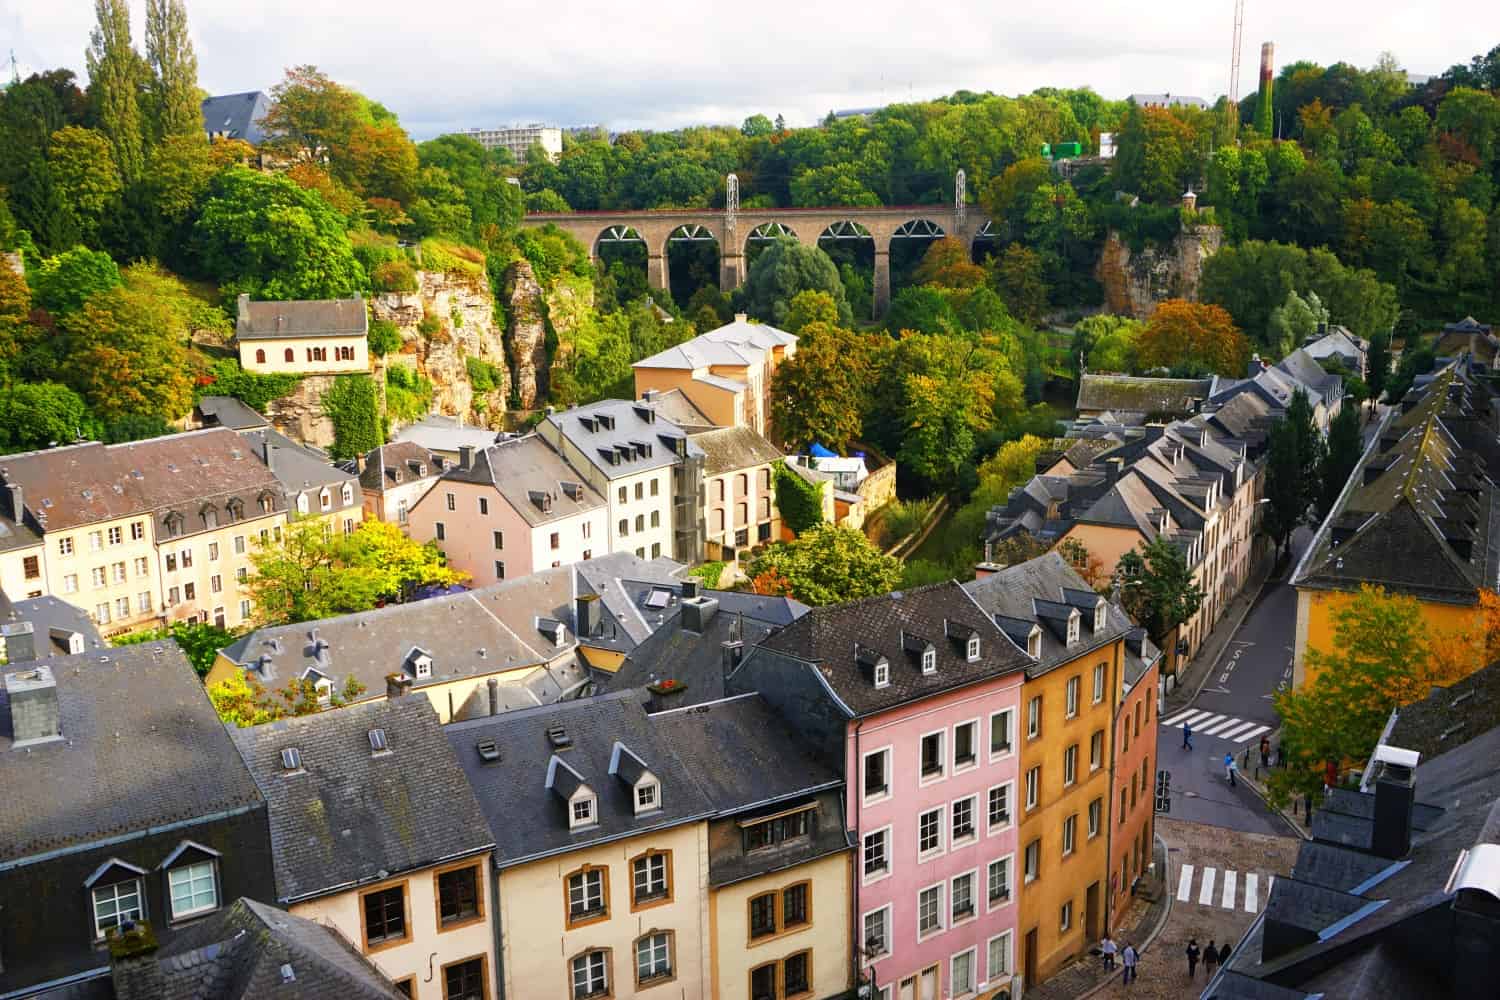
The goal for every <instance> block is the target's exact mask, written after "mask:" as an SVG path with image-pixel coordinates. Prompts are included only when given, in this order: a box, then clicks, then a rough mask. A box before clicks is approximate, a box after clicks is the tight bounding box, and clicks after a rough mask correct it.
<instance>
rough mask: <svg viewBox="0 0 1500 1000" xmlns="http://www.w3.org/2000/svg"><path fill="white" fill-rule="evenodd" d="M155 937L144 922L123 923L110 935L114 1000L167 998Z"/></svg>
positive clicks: (110, 965)
mask: <svg viewBox="0 0 1500 1000" xmlns="http://www.w3.org/2000/svg"><path fill="white" fill-rule="evenodd" d="M156 949H157V944H156V935H155V934H154V933H152V931H151V925H150V924H148V923H146V922H145V921H143V920H142V921H126V922H125V923H123V924H121V925H120V926H119V928H117V929H115V930H111V931H110V932H109V975H110V979H112V980H113V981H114V987H115V997H116V1000H157V998H158V997H161V996H164V995H165V994H166V984H165V983H164V982H163V981H162V974H161V963H159V962H158V961H157V960H156Z"/></svg>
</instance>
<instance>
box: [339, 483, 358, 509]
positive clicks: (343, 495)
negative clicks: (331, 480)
mask: <svg viewBox="0 0 1500 1000" xmlns="http://www.w3.org/2000/svg"><path fill="white" fill-rule="evenodd" d="M339 496H340V499H342V500H343V502H344V506H346V507H347V506H349V505H350V504H351V503H353V502H354V487H353V486H350V485H349V484H348V483H345V484H344V488H343V490H342V491H341V492H340V494H339Z"/></svg>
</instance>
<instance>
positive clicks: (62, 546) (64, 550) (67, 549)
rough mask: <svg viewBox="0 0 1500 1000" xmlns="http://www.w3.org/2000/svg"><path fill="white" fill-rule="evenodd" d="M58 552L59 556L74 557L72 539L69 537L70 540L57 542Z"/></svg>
mask: <svg viewBox="0 0 1500 1000" xmlns="http://www.w3.org/2000/svg"><path fill="white" fill-rule="evenodd" d="M57 552H58V555H64V556H70V555H72V554H73V539H72V538H71V537H69V538H59V539H58V540H57Z"/></svg>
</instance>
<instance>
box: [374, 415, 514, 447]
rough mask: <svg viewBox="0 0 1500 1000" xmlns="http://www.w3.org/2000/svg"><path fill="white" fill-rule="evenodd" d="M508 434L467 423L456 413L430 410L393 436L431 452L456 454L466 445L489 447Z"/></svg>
mask: <svg viewBox="0 0 1500 1000" xmlns="http://www.w3.org/2000/svg"><path fill="white" fill-rule="evenodd" d="M504 437H505V435H504V433H503V432H502V431H492V430H490V429H489V428H487V427H475V426H474V425H473V424H465V423H464V422H463V421H462V420H459V419H458V418H457V417H445V416H442V415H440V414H436V413H433V414H429V415H428V416H425V417H423V418H422V419H421V420H418V421H417V422H416V423H414V424H411V425H410V426H408V427H403V428H401V430H399V431H397V432H396V436H395V438H394V439H393V440H395V441H396V442H410V443H412V444H415V445H416V446H417V447H419V448H425V449H426V450H427V451H429V452H434V451H445V452H451V453H453V454H457V453H458V450H459V449H460V448H462V447H464V446H466V445H467V446H468V447H471V448H487V447H489V446H490V445H492V444H494V443H495V442H496V441H500V440H503V439H504Z"/></svg>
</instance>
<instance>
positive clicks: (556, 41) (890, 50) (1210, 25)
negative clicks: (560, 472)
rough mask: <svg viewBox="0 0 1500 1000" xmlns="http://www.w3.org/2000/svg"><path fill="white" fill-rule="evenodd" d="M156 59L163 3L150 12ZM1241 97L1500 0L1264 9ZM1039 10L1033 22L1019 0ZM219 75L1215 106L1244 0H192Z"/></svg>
mask: <svg viewBox="0 0 1500 1000" xmlns="http://www.w3.org/2000/svg"><path fill="white" fill-rule="evenodd" d="M132 6H133V7H134V11H133V14H134V22H135V32H136V33H135V37H136V43H137V46H138V47H142V46H141V34H142V31H143V24H144V19H145V15H144V9H145V3H144V0H134V2H133V3H132ZM1246 6H1247V8H1248V9H1247V11H1246V15H1245V44H1244V53H1243V57H1242V68H1241V72H1240V88H1241V94H1242V95H1243V94H1244V93H1248V92H1249V91H1250V90H1252V89H1254V87H1255V83H1256V68H1257V66H1258V64H1259V59H1260V43H1261V42H1263V41H1267V40H1270V41H1274V42H1275V43H1276V60H1277V64H1278V66H1279V65H1281V64H1284V63H1287V62H1291V61H1293V60H1298V59H1309V60H1313V61H1316V62H1319V63H1322V64H1324V65H1327V64H1329V63H1332V62H1336V61H1339V60H1344V61H1347V62H1353V63H1355V64H1357V65H1360V66H1369V65H1371V64H1373V63H1374V61H1375V60H1376V58H1377V57H1378V56H1379V54H1380V53H1381V51H1383V50H1386V49H1389V50H1391V51H1393V52H1395V53H1396V55H1397V57H1398V58H1399V59H1400V60H1401V62H1402V65H1403V66H1405V68H1407V69H1408V70H1410V71H1412V72H1419V73H1439V72H1441V71H1443V70H1444V69H1446V68H1447V67H1448V66H1450V65H1452V64H1453V63H1455V62H1460V61H1465V62H1466V61H1467V60H1468V59H1469V57H1470V56H1472V55H1474V54H1475V53H1476V52H1480V51H1487V50H1488V49H1489V48H1490V47H1491V46H1493V45H1495V44H1496V43H1500V3H1496V2H1495V0H1434V2H1429V3H1424V4H1415V3H1409V2H1399V3H1398V2H1397V0H1321V2H1309V0H1247V4H1246ZM1018 7H1019V8H1022V9H1019V10H1018V9H1016V8H1018ZM93 16H94V15H93V4H92V3H90V2H89V0H0V46H3V48H0V57H4V58H6V59H7V60H8V58H9V56H8V53H7V52H6V51H5V50H6V49H10V50H13V51H14V52H15V57H16V60H17V62H18V63H20V65H21V67H22V71H23V73H24V72H25V71H26V70H29V69H33V68H45V67H52V66H67V67H70V68H73V69H75V70H76V71H78V73H79V76H80V77H82V76H83V75H84V74H83V50H84V48H85V46H86V45H87V42H88V32H89V28H90V26H91V24H92V22H93ZM188 18H189V23H190V27H191V30H192V33H193V38H194V42H195V44H196V46H197V51H198V74H199V82H200V83H201V84H202V86H203V87H204V88H205V89H207V90H208V91H209V92H210V93H233V92H237V91H244V90H257V89H263V90H269V89H270V88H271V86H272V85H273V84H275V83H276V82H277V81H278V80H279V79H280V78H281V76H282V73H283V72H284V70H285V68H286V67H287V66H291V65H295V64H299V63H312V64H315V65H317V66H318V67H319V68H321V69H322V70H323V71H324V72H326V73H328V74H329V75H330V76H332V77H333V78H335V79H337V80H339V81H341V82H343V83H346V84H348V85H350V86H353V87H355V88H357V89H358V90H360V91H362V92H364V93H365V94H367V95H369V96H370V97H372V98H375V99H377V100H379V101H381V102H383V103H384V104H386V105H387V106H388V107H390V108H391V109H393V110H394V111H396V112H397V113H398V114H399V115H400V116H401V120H402V122H403V123H404V124H405V125H406V127H407V128H408V130H410V132H411V133H412V135H413V137H414V138H416V139H426V138H431V137H432V136H434V135H437V134H439V133H441V132H445V131H451V130H454V129H458V128H463V127H467V126H492V125H497V124H503V123H509V122H531V121H545V122H548V123H557V124H563V125H581V124H592V123H601V124H604V125H607V126H608V127H610V128H614V129H621V128H633V127H651V128H672V127H676V126H680V125H688V124H696V123H703V122H712V123H733V124H738V123H739V122H740V121H741V120H743V119H744V118H745V116H747V115H750V114H754V113H756V112H763V113H765V114H766V115H768V116H771V117H774V116H775V115H777V114H778V113H779V114H784V115H785V116H786V119H787V121H788V123H790V124H793V125H805V124H809V123H811V122H812V121H814V120H815V119H816V118H819V117H821V116H822V115H823V114H826V113H827V112H828V111H829V110H830V109H834V108H856V107H864V106H868V105H875V104H882V103H887V102H890V101H896V100H906V99H909V98H916V99H922V98H931V97H937V96H941V95H943V94H946V93H950V92H952V91H954V90H957V89H960V88H967V89H970V90H976V91H983V90H993V91H995V92H997V93H1004V94H1016V93H1025V92H1027V91H1030V90H1033V89H1035V88H1037V87H1043V86H1058V87H1074V86H1085V85H1086V86H1090V87H1093V88H1094V89H1095V90H1096V91H1098V92H1099V93H1101V94H1103V95H1104V96H1106V97H1111V98H1115V97H1124V96H1125V95H1126V94H1129V93H1132V92H1135V91H1153V92H1160V91H1169V92H1171V93H1178V94H1194V95H1198V96H1201V97H1204V98H1207V99H1208V100H1210V101H1212V100H1213V99H1214V98H1215V97H1217V96H1218V95H1219V94H1222V93H1225V92H1226V91H1227V89H1228V82H1229V56H1230V48H1231V46H1230V39H1231V35H1232V23H1233V2H1232V0H1213V2H1202V0H1155V2H1152V3H1143V2H1139V0H1136V2H1128V3H1127V2H1121V0H1109V2H1089V0H1083V2H1075V3H1073V4H1069V5H1064V4H1061V3H1056V2H1052V3H1034V2H1033V3H1026V2H1025V0H1022V2H1021V3H1014V2H1011V3H1006V2H1004V0H999V2H997V0H986V2H980V0H952V2H949V3H946V4H944V3H932V2H927V3H911V2H909V0H836V2H830V0H822V2H818V0H811V2H809V0H762V2H759V3H734V4H727V3H722V2H720V3H715V2H713V0H653V2H651V3H641V2H636V3H621V2H619V0H615V2H604V0H550V2H547V3H537V2H525V0H417V2H413V0H360V2H358V3H355V2H352V0H250V2H246V0H188Z"/></svg>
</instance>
